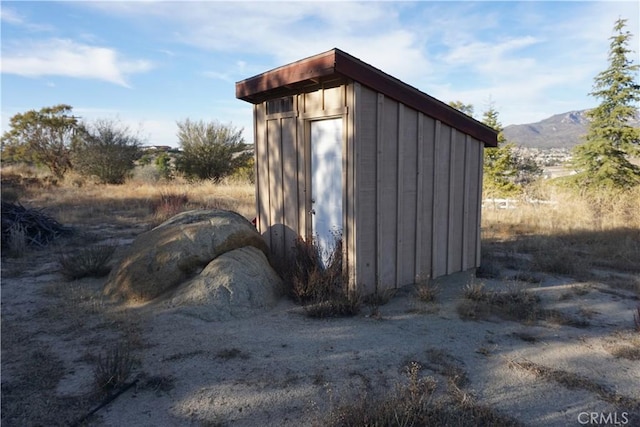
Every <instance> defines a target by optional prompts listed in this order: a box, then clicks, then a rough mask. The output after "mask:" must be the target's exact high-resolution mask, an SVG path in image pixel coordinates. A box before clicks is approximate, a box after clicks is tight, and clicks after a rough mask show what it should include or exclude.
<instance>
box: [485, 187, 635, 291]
mask: <svg viewBox="0 0 640 427" xmlns="http://www.w3.org/2000/svg"><path fill="white" fill-rule="evenodd" d="M542 190H543V191H542V192H543V194H542V197H545V198H547V199H548V200H549V202H550V203H548V204H533V203H525V202H522V203H520V204H519V205H518V207H517V208H516V209H508V210H507V209H505V210H490V209H489V210H485V211H483V214H482V230H483V250H484V251H485V254H483V256H484V257H485V258H486V259H487V260H488V261H493V260H494V258H493V257H492V256H491V254H492V253H496V252H498V253H507V254H508V253H518V254H529V255H530V257H531V260H530V262H524V263H523V262H521V263H520V265H518V266H510V268H516V269H518V268H520V269H523V268H524V269H528V270H529V271H542V272H547V273H551V274H558V275H568V276H571V277H575V278H578V279H590V278H593V273H592V271H591V270H592V269H594V268H596V269H605V270H616V271H624V272H627V273H632V274H635V273H640V258H638V256H637V254H638V253H640V209H638V201H639V200H640V188H636V189H635V190H633V191H631V192H627V193H618V192H609V193H601V194H592V195H589V196H580V195H577V194H575V193H572V192H570V191H568V190H563V189H559V188H555V187H553V186H551V185H548V184H547V187H544V188H543V189H542ZM483 264H484V261H483ZM491 269H492V270H495V266H491ZM602 281H604V282H607V283H609V282H610V281H611V285H612V286H616V283H614V280H609V279H607V278H606V277H605V278H603V279H602ZM639 290H640V289H639Z"/></svg>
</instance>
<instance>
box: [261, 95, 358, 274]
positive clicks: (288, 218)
mask: <svg viewBox="0 0 640 427" xmlns="http://www.w3.org/2000/svg"><path fill="white" fill-rule="evenodd" d="M347 92H348V88H347V86H346V85H332V86H331V87H318V88H316V89H315V90H308V91H306V92H304V93H300V94H295V95H293V111H287V112H278V113H274V114H267V102H266V101H265V102H262V103H260V104H256V105H254V120H255V135H254V138H255V160H256V211H257V219H258V220H257V227H258V231H260V233H261V234H262V235H263V237H264V238H265V240H266V242H267V244H268V245H269V247H270V249H271V252H272V255H273V257H274V261H275V262H276V263H278V262H286V260H287V259H289V257H290V256H291V254H292V247H293V244H294V241H295V239H296V238H297V237H298V236H302V237H305V238H308V237H309V236H310V235H311V218H310V216H309V215H310V214H309V212H310V210H311V208H312V206H311V204H310V191H311V171H310V168H311V163H310V154H309V153H310V146H309V132H310V127H309V123H310V121H312V120H318V119H323V118H329V117H340V116H342V117H344V118H346V117H347V111H348V109H347V108H346V106H347V105H346V104H347ZM351 102H352V101H351ZM343 129H344V135H343V140H347V139H348V138H350V133H352V132H351V130H350V129H352V126H351V125H350V124H349V123H348V120H345V121H344V123H343ZM348 156H349V152H348V150H347V145H345V149H344V152H343V163H344V164H343V170H344V171H345V177H344V179H343V181H344V183H347V182H348V181H347V180H348V176H350V173H349V171H348V168H347V167H346V166H348V165H351V163H352V162H350V161H347V157H348ZM349 168H351V166H349ZM344 188H345V190H346V191H345V195H344V197H343V211H344V215H345V220H344V221H343V224H347V221H346V219H347V218H348V215H349V213H350V212H351V211H352V209H353V206H352V204H351V205H350V204H349V203H348V197H347V192H348V189H349V188H353V183H352V184H351V186H350V187H347V186H344ZM349 206H351V208H349ZM351 223H353V221H351ZM345 228H347V227H345ZM345 234H346V233H345ZM345 237H346V238H347V237H348V236H345Z"/></svg>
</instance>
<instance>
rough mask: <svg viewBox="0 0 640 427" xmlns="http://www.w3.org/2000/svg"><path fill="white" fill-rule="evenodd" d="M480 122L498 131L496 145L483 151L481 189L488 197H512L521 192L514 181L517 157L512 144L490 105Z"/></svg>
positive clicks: (496, 113) (516, 171)
mask: <svg viewBox="0 0 640 427" xmlns="http://www.w3.org/2000/svg"><path fill="white" fill-rule="evenodd" d="M482 123H484V124H485V125H487V126H489V127H491V128H493V129H495V130H496V131H497V132H498V146H497V147H491V148H486V149H485V151H484V167H483V175H484V179H483V189H484V193H485V196H488V197H512V196H515V195H517V194H519V193H520V192H521V190H522V189H521V187H520V186H519V185H518V184H516V183H515V178H516V176H517V173H518V170H517V164H518V161H517V158H516V156H515V154H514V152H513V148H514V144H511V143H507V140H506V138H505V136H504V133H503V132H502V131H503V128H502V124H501V123H500V122H499V121H498V112H497V111H496V109H495V108H494V107H493V105H491V106H490V107H489V109H488V110H487V111H485V112H484V113H483V115H482Z"/></svg>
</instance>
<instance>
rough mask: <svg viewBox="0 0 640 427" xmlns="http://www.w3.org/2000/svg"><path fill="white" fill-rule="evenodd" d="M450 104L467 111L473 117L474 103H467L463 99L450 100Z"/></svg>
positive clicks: (464, 111)
mask: <svg viewBox="0 0 640 427" xmlns="http://www.w3.org/2000/svg"><path fill="white" fill-rule="evenodd" d="M449 106H450V107H453V108H455V109H456V110H459V111H461V112H463V113H465V114H466V115H467V116H471V117H473V110H474V108H473V104H465V103H464V102H462V101H451V102H449Z"/></svg>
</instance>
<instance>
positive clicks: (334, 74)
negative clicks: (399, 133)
mask: <svg viewBox="0 0 640 427" xmlns="http://www.w3.org/2000/svg"><path fill="white" fill-rule="evenodd" d="M345 79H351V80H354V81H357V82H359V83H361V84H363V85H365V86H368V87H370V88H371V89H374V90H376V91H377V92H380V93H382V94H384V95H385V96H388V97H390V98H393V99H395V100H397V101H399V102H402V103H403V104H405V105H407V106H409V107H411V108H414V109H416V110H418V111H421V112H422V113H424V114H426V115H428V116H431V117H433V118H435V119H437V120H440V121H441V122H443V123H446V124H447V125H449V126H452V127H454V128H456V129H458V130H460V131H462V132H464V133H466V134H468V135H471V136H472V137H474V138H476V139H478V140H480V141H482V142H484V144H485V145H487V146H492V147H495V146H497V145H498V140H497V133H496V131H495V130H494V129H492V128H490V127H489V126H486V125H485V124H483V123H480V122H479V121H477V120H475V119H473V118H472V117H470V116H468V115H466V114H464V113H462V112H460V111H458V110H456V109H455V108H453V107H450V106H449V105H447V104H445V103H444V102H442V101H439V100H437V99H436V98H434V97H432V96H429V95H427V94H426V93H424V92H422V91H420V90H418V89H416V88H415V87H413V86H410V85H408V84H406V83H404V82H402V81H401V80H398V79H396V78H395V77H393V76H391V75H389V74H387V73H385V72H383V71H381V70H379V69H377V68H375V67H373V66H371V65H369V64H367V63H365V62H363V61H361V60H359V59H358V58H355V57H353V56H351V55H349V54H348V53H346V52H344V51H342V50H340V49H335V48H334V49H331V50H329V51H327V52H324V53H320V54H318V55H314V56H311V57H309V58H305V59H302V60H300V61H296V62H292V63H291V64H288V65H283V66H281V67H278V68H274V69H273V70H270V71H267V72H264V73H262V74H258V75H257V76H254V77H250V78H248V79H245V80H242V81H240V82H237V83H236V98H239V99H242V100H244V101H248V102H250V103H252V104H259V103H261V102H263V101H265V100H267V99H273V98H275V97H278V96H284V95H286V94H289V93H295V92H297V91H300V90H303V89H304V88H305V87H309V86H317V85H318V84H327V83H330V82H340V81H342V80H345Z"/></svg>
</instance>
